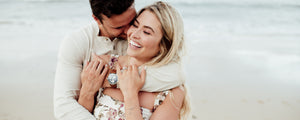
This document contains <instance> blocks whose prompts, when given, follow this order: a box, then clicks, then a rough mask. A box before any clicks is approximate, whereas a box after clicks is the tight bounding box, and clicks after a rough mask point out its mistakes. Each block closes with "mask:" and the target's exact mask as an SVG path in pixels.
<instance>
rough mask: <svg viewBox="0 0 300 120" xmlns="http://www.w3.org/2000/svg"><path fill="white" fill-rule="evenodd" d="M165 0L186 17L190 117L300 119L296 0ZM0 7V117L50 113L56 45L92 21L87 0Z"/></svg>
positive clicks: (12, 0) (6, 0) (13, 2)
mask: <svg viewBox="0 0 300 120" xmlns="http://www.w3.org/2000/svg"><path fill="white" fill-rule="evenodd" d="M153 1H154V0H147V1H145V0H139V1H138V0H136V8H137V9H140V8H142V7H143V6H145V5H147V4H151V3H152V2H153ZM164 1H167V0H164ZM167 2H169V3H170V4H172V5H173V6H174V7H175V8H176V9H177V10H178V11H179V12H180V13H181V15H182V17H183V20H184V24H185V28H184V29H185V38H186V39H185V40H186V43H187V44H186V46H187V47H186V48H187V49H186V50H187V55H186V57H185V62H184V69H185V73H186V78H187V79H186V81H187V84H188V86H190V94H191V100H192V102H193V107H192V110H193V111H192V115H193V116H192V118H191V119H205V120H220V119H223V120H229V119H230V120H241V119H243V120H253V119H255V120H283V119H286V120H299V119H300V115H299V114H298V113H299V112H300V12H299V11H300V1H299V0H286V1H282V0H169V1H167ZM0 9H1V10H0V88H1V92H0V96H1V97H0V106H1V108H0V119H1V120H39V119H45V117H46V119H49V120H52V119H54V118H53V108H52V106H53V104H52V94H53V92H52V91H53V82H54V75H55V67H56V56H57V52H58V49H59V45H60V42H61V40H62V39H63V37H64V36H65V35H66V34H68V33H70V32H72V31H75V30H77V29H79V28H81V27H82V26H84V25H86V24H88V23H89V22H90V21H92V20H93V19H92V17H91V11H90V8H89V3H88V1H83V0H0Z"/></svg>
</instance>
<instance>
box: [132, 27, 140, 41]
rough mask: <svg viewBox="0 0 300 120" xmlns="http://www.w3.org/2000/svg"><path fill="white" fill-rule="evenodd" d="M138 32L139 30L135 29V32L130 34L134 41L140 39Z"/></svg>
mask: <svg viewBox="0 0 300 120" xmlns="http://www.w3.org/2000/svg"><path fill="white" fill-rule="evenodd" d="M140 31H141V30H139V29H136V30H135V31H133V32H132V34H131V37H132V38H134V39H140Z"/></svg>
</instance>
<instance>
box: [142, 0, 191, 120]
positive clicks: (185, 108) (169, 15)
mask: <svg viewBox="0 0 300 120" xmlns="http://www.w3.org/2000/svg"><path fill="white" fill-rule="evenodd" d="M146 10H148V11H150V12H152V13H153V14H155V15H156V17H157V18H158V20H159V21H160V23H161V30H162V31H163V37H162V39H161V42H160V44H159V47H160V51H159V53H158V54H157V55H156V56H155V57H154V58H152V60H151V61H149V62H147V63H146V64H147V65H150V66H156V67H159V66H162V65H166V64H168V63H170V62H181V58H182V56H183V54H184V53H185V52H184V46H185V45H184V26H183V21H182V17H181V16H180V14H179V13H178V12H177V10H176V9H175V8H174V7H172V6H170V5H169V4H167V3H165V2H162V1H158V2H155V3H154V4H152V5H149V6H146V7H144V8H142V9H141V10H140V11H139V13H138V15H140V14H141V13H142V12H144V11H146ZM182 86H183V89H182V90H183V91H184V94H185V98H184V101H183V104H182V106H181V108H180V116H179V117H180V119H181V120H186V119H187V116H188V114H189V112H190V102H189V95H188V93H187V89H186V86H185V85H182ZM171 98H173V96H171ZM175 107H176V106H175Z"/></svg>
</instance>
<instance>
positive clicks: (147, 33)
mask: <svg viewBox="0 0 300 120" xmlns="http://www.w3.org/2000/svg"><path fill="white" fill-rule="evenodd" d="M143 32H144V33H145V34H146V35H150V34H151V33H150V32H147V31H146V30H144V31H143Z"/></svg>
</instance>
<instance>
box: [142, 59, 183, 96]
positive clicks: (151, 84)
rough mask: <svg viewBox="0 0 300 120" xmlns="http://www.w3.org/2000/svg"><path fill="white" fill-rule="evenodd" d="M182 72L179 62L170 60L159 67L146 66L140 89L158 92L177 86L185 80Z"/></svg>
mask: <svg viewBox="0 0 300 120" xmlns="http://www.w3.org/2000/svg"><path fill="white" fill-rule="evenodd" d="M182 72H183V70H182V67H181V62H170V63H168V64H166V65H163V66H160V67H151V66H148V68H147V76H146V81H145V85H144V86H143V88H142V89H141V91H147V92H158V91H164V90H168V89H171V88H174V87H177V86H179V85H181V84H183V83H184V82H185V79H184V76H183V73H182Z"/></svg>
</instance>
